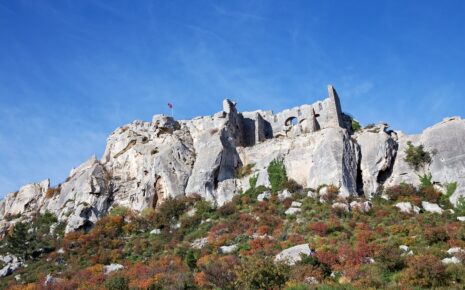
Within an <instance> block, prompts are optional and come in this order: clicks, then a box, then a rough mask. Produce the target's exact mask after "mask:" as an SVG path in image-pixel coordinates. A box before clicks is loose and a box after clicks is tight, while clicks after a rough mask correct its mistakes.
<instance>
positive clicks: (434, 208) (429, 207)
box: [421, 201, 444, 214]
mask: <svg viewBox="0 0 465 290" xmlns="http://www.w3.org/2000/svg"><path fill="white" fill-rule="evenodd" d="M421 206H422V207H423V209H424V210H425V211H427V212H431V213H438V214H442V212H443V211H444V210H443V209H442V208H441V207H440V206H439V205H438V204H436V203H430V202H427V201H422V202H421Z"/></svg>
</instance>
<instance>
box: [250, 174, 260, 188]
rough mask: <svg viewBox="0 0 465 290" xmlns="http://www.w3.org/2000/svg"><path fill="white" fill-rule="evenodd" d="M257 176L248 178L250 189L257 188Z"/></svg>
mask: <svg viewBox="0 0 465 290" xmlns="http://www.w3.org/2000/svg"><path fill="white" fill-rule="evenodd" d="M257 181H258V175H257V174H255V175H253V176H251V177H250V178H249V185H250V188H255V187H256V186H257Z"/></svg>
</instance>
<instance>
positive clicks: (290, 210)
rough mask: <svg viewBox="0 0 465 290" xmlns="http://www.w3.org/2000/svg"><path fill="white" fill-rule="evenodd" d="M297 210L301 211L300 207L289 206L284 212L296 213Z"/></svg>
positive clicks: (288, 213)
mask: <svg viewBox="0 0 465 290" xmlns="http://www.w3.org/2000/svg"><path fill="white" fill-rule="evenodd" d="M299 212H301V209H300V208H298V207H290V208H288V209H287V210H286V211H285V212H284V213H285V214H286V215H295V214H298V213H299Z"/></svg>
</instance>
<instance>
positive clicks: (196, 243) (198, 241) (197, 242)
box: [191, 238, 208, 250]
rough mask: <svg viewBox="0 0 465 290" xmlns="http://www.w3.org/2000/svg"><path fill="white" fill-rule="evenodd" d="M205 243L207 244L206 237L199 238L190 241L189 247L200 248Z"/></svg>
mask: <svg viewBox="0 0 465 290" xmlns="http://www.w3.org/2000/svg"><path fill="white" fill-rule="evenodd" d="M206 245H208V238H199V239H196V240H194V241H193V242H192V243H191V247H192V248H194V249H197V250H200V249H202V248H203V247H205V246H206Z"/></svg>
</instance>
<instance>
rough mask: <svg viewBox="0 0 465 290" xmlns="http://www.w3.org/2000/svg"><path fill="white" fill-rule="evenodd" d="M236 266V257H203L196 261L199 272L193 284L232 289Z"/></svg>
mask: <svg viewBox="0 0 465 290" xmlns="http://www.w3.org/2000/svg"><path fill="white" fill-rule="evenodd" d="M237 265H239V259H238V258H237V257H236V256H223V257H219V256H213V255H210V256H206V257H203V258H201V259H199V261H197V266H198V268H199V270H200V271H201V272H200V273H199V274H197V275H196V278H195V282H196V284H197V285H198V286H200V287H208V288H216V287H217V288H219V289H234V281H235V279H236V272H235V268H236V266H237Z"/></svg>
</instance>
